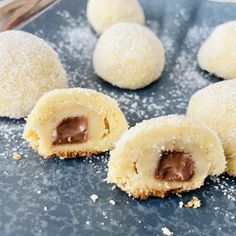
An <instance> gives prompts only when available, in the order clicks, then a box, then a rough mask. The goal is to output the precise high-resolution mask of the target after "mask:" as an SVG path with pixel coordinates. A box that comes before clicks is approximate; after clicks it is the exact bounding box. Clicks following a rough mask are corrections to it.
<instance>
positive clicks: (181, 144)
mask: <svg viewBox="0 0 236 236" xmlns="http://www.w3.org/2000/svg"><path fill="white" fill-rule="evenodd" d="M225 163H226V161H225V156H224V151H223V147H222V144H221V142H220V139H219V137H218V136H217V134H216V133H215V132H214V131H213V130H211V129H210V128H208V127H207V126H205V125H202V124H199V123H196V122H194V121H192V120H190V119H189V118H186V117H185V116H177V115H170V116H163V117H159V118H154V119H151V120H146V121H143V122H142V123H139V124H137V125H136V126H135V127H133V128H131V129H130V130H129V131H127V132H126V133H125V134H124V135H123V136H122V137H121V139H120V140H119V141H118V142H117V144H116V147H115V149H114V150H113V151H112V152H111V157H110V160H109V163H108V167H109V170H108V177H107V181H108V182H109V183H114V184H116V185H117V186H118V187H120V188H121V189H122V190H124V191H126V192H127V193H128V194H129V195H131V196H133V197H135V198H140V199H146V198H148V197H150V196H158V197H165V196H166V195H167V194H168V193H181V192H187V191H190V190H193V189H196V188H199V187H201V186H202V185H203V184H204V180H205V178H206V177H207V176H208V175H219V174H221V173H223V172H224V170H225Z"/></svg>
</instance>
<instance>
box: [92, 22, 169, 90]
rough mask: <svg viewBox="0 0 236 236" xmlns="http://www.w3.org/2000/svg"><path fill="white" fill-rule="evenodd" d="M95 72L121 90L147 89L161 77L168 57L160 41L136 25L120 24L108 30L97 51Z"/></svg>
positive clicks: (147, 30) (94, 61) (103, 35)
mask: <svg viewBox="0 0 236 236" xmlns="http://www.w3.org/2000/svg"><path fill="white" fill-rule="evenodd" d="M93 64H94V68H95V72H96V73H97V74H98V75H99V76H100V77H101V78H102V79H104V80H106V81H108V82H109V83H111V84H113V85H115V86H118V87H120V88H127V89H138V88H143V87H145V86H147V85H149V84H150V83H152V82H153V81H155V80H157V79H158V78H159V76H160V75H161V73H162V71H163V68H164V64H165V55H164V48H163V45H162V43H161V41H160V40H159V39H158V37H157V36H156V35H155V34H154V33H153V32H152V31H151V30H149V29H148V28H146V27H144V26H141V25H139V24H135V23H119V24H116V25H114V26H112V27H111V28H109V29H108V30H106V31H105V32H104V33H103V34H102V36H101V37H100V39H99V40H98V43H97V45H96V48H95V52H94V57H93Z"/></svg>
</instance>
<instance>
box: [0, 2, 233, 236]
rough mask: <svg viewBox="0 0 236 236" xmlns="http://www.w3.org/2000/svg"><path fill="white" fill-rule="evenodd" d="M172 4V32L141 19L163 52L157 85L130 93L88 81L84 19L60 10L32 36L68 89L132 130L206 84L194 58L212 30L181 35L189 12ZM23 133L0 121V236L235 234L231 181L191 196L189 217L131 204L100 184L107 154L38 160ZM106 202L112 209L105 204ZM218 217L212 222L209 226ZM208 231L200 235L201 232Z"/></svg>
mask: <svg viewBox="0 0 236 236" xmlns="http://www.w3.org/2000/svg"><path fill="white" fill-rule="evenodd" d="M62 2H63V1H62ZM69 2H70V1H68V4H70V3H69ZM74 2H76V1H74ZM183 2H184V1H183ZM176 4H177V5H176V11H175V12H174V14H173V15H171V16H170V15H168V14H169V13H168V12H166V14H167V16H168V17H169V18H171V20H172V19H173V24H174V26H175V28H176V29H175V28H169V26H168V25H165V29H162V27H160V26H162V23H161V22H157V21H155V20H154V19H149V18H148V15H147V18H148V19H147V24H148V26H149V27H150V28H151V30H152V31H153V32H154V33H156V34H157V35H158V36H159V37H160V39H161V40H162V42H163V44H164V47H165V50H166V66H165V70H164V72H163V76H162V77H161V78H160V79H159V80H158V81H156V82H155V83H154V84H152V85H151V86H149V87H147V88H145V89H142V90H137V91H128V90H121V89H117V88H115V87H113V86H111V85H109V84H107V83H105V82H103V81H102V80H101V79H100V78H98V77H97V76H96V75H95V74H94V72H93V66H92V56H93V49H94V47H95V44H96V40H97V37H96V34H95V33H94V32H93V31H92V30H91V28H90V26H89V25H88V23H87V20H86V16H85V13H84V12H83V13H82V14H81V15H80V16H77V15H76V16H75V17H73V16H72V15H71V14H70V13H69V12H68V11H66V10H60V11H57V12H56V14H57V15H58V17H60V19H61V20H62V22H63V26H61V27H59V28H56V27H55V29H54V28H50V30H48V29H47V26H45V24H44V25H42V27H44V28H38V25H37V27H34V28H33V29H37V32H36V34H37V35H39V36H41V37H43V38H44V37H45V35H47V37H46V40H48V42H49V43H50V44H51V45H52V46H53V47H54V48H55V49H56V50H57V51H58V52H59V54H60V58H61V59H62V61H63V63H64V65H65V68H66V70H67V72H68V74H69V77H70V82H69V84H70V87H76V86H80V87H86V88H92V89H96V90H98V91H100V92H103V93H105V94H107V95H110V96H111V97H113V98H115V99H116V100H117V101H118V103H119V104H120V106H121V108H122V110H123V111H124V112H125V114H126V116H127V118H128V120H129V122H130V124H131V125H132V126H133V125H134V124H135V123H136V122H140V121H142V120H143V119H148V118H152V117H154V116H160V115H165V114H170V113H183V112H185V109H186V105H187V103H188V100H189V98H190V97H191V95H192V94H193V93H194V92H195V91H196V90H198V89H199V88H201V87H204V86H206V85H207V84H209V83H211V79H212V78H211V77H209V76H208V74H207V73H205V72H202V71H201V70H200V69H199V68H198V66H197V62H196V53H197V50H198V48H199V47H200V45H201V43H202V42H203V40H205V39H206V38H207V36H208V35H209V33H210V31H211V30H212V28H210V27H207V26H202V25H195V26H190V29H187V28H186V32H183V30H182V29H183V27H184V26H183V27H182V22H187V21H188V20H189V17H190V16H191V14H190V13H191V12H189V11H187V10H186V9H185V8H183V7H180V4H182V1H180V2H179V3H176ZM74 5H76V4H74ZM188 5H189V3H188ZM76 6H77V5H76ZM186 7H187V6H186ZM163 9H164V8H163ZM50 14H54V13H53V12H50ZM172 29H175V30H172ZM48 31H49V32H48ZM184 33H186V35H185V34H184ZM23 127H24V121H22V120H21V121H12V120H8V119H1V120H0V130H1V132H0V142H1V151H0V160H1V165H0V177H1V179H2V181H1V183H0V185H1V190H0V193H1V200H0V204H1V210H2V211H1V214H0V219H1V224H0V229H1V232H6V233H7V234H8V235H15V234H17V233H18V232H22V234H24V233H25V235H26V233H31V234H32V235H42V234H44V235H47V234H50V233H49V232H51V233H52V232H56V233H54V234H59V233H60V234H62V235H65V234H66V233H67V232H70V233H71V235H78V234H81V232H84V231H86V232H92V230H94V232H96V231H100V232H106V233H107V234H109V233H110V234H112V233H114V232H121V233H122V232H123V230H124V229H126V227H125V226H126V225H127V222H128V226H129V231H128V233H130V234H133V235H137V234H140V233H142V234H147V235H152V234H153V233H154V232H159V233H161V227H162V226H163V227H164V226H165V225H166V222H167V221H168V222H169V223H170V225H168V227H170V229H171V231H172V230H173V232H182V234H196V235H200V234H202V235H210V234H213V235H214V234H217V232H219V231H220V232H222V233H224V235H229V234H227V232H228V229H230V227H231V228H232V227H235V219H234V215H235V214H234V211H235V207H234V205H235V199H236V191H235V187H234V186H235V181H234V179H232V178H231V177H228V176H222V177H217V178H211V179H210V180H209V181H208V182H207V183H208V184H206V185H205V186H204V187H203V188H202V189H200V190H199V191H196V193H197V194H199V195H202V196H201V197H200V199H201V200H203V206H202V207H201V208H200V209H199V211H196V212H195V211H194V210H193V209H185V208H179V207H178V203H179V199H176V198H175V197H171V198H167V199H165V200H162V199H161V200H160V199H151V200H149V201H146V202H139V201H136V200H133V199H131V198H128V197H127V196H126V194H124V193H121V191H120V190H119V189H118V188H116V189H113V188H112V189H113V190H111V186H108V185H107V184H106V183H105V182H104V179H105V178H106V172H107V160H108V156H109V155H108V153H106V154H105V155H102V156H99V157H94V158H89V159H88V158H87V159H83V160H81V159H77V160H70V161H66V160H64V161H61V160H57V159H53V160H43V159H40V158H39V157H38V155H37V154H36V153H35V152H33V151H32V150H31V149H30V148H28V145H27V144H26V143H25V142H23V141H22V139H21V134H22V131H23ZM14 152H17V153H20V154H23V156H24V158H23V159H22V160H21V161H19V162H17V161H14V160H13V159H12V154H13V153H14ZM94 193H96V194H97V195H98V196H99V200H98V201H97V202H96V204H94V203H93V202H92V201H91V199H90V196H91V195H92V194H94ZM194 194H195V192H194ZM184 197H185V195H183V198H184ZM111 199H112V200H114V202H115V203H116V204H115V205H113V204H112V203H111V204H110V203H109V201H110V200H111ZM183 201H185V200H184V199H183ZM114 202H113V203H114ZM224 204H225V205H224ZM219 205H220V206H219ZM157 208H158V211H157ZM199 212H202V213H203V214H206V217H207V220H209V225H210V224H211V225H214V227H209V225H208V224H207V225H206V226H205V225H202V221H201V219H202V213H201V214H200V213H199ZM215 212H216V214H215ZM186 213H187V214H186ZM2 215H3V216H5V218H6V219H7V222H6V221H4V220H5V219H4V220H3V218H4V217H3V218H1V216H2ZM124 215H125V217H124ZM176 215H178V217H176ZM190 215H191V216H193V217H189V216H190ZM218 216H219V217H220V219H218V220H217V217H218ZM188 217H189V218H188ZM193 220H194V224H192V221H193ZM179 222H181V224H179ZM28 225H29V226H28ZM55 225H56V227H55ZM189 225H191V228H189ZM13 226H14V227H13ZM211 228H212V231H211V232H210V233H209V234H207V233H208V231H207V233H206V230H210V229H211ZM50 230H51V231H50ZM213 230H217V232H216V231H213ZM225 232H226V233H225ZM205 233H206V234H205ZM180 234H181V233H180ZM222 235H223V234H222Z"/></svg>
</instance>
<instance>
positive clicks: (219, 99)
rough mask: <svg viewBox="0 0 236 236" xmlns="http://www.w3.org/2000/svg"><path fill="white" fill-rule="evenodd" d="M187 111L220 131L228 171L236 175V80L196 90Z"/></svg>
mask: <svg viewBox="0 0 236 236" xmlns="http://www.w3.org/2000/svg"><path fill="white" fill-rule="evenodd" d="M187 113H188V115H189V116H190V117H192V118H193V119H195V120H198V121H202V122H204V123H205V124H207V125H208V126H210V127H211V128H212V129H214V130H215V131H216V132H217V133H218V135H219V137H220V139H221V142H222V144H223V147H224V151H225V155H226V158H227V172H228V173H229V174H231V175H235V176H236V80H231V81H223V82H219V83H215V84H213V85H210V86H208V87H206V88H204V89H202V90H199V91H198V92H196V93H195V94H194V95H193V96H192V98H191V100H190V102H189V106H188V112H187Z"/></svg>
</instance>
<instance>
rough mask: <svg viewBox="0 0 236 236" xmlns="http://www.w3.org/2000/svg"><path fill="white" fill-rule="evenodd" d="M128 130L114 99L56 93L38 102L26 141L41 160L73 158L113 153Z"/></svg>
mask: <svg viewBox="0 0 236 236" xmlns="http://www.w3.org/2000/svg"><path fill="white" fill-rule="evenodd" d="M127 127H128V124H127V121H126V119H125V116H124V114H123V113H122V111H121V110H120V108H119V107H118V104H117V102H116V101H115V100H114V99H112V98H110V97H108V96H105V95H104V94H102V93H98V92H96V91H95V90H90V89H82V88H74V89H56V90H53V91H50V92H49V93H47V94H45V95H44V96H42V97H41V98H40V99H39V101H38V102H37V104H36V106H35V107H34V109H33V110H32V112H31V113H30V115H29V117H28V118H27V123H26V126H25V130H24V134H23V137H24V139H25V140H27V141H28V142H29V144H30V146H31V147H32V148H33V149H35V150H36V151H37V152H38V153H39V155H41V156H44V157H50V156H55V155H56V156H60V157H64V158H70V157H77V156H86V155H89V156H90V155H93V154H97V153H101V152H105V151H108V150H110V149H112V148H113V146H114V143H115V142H116V141H117V140H118V139H119V138H120V136H121V134H122V133H123V132H124V131H125V130H126V129H127Z"/></svg>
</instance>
